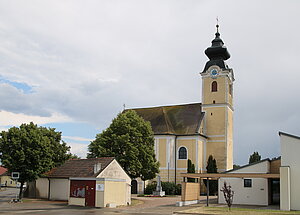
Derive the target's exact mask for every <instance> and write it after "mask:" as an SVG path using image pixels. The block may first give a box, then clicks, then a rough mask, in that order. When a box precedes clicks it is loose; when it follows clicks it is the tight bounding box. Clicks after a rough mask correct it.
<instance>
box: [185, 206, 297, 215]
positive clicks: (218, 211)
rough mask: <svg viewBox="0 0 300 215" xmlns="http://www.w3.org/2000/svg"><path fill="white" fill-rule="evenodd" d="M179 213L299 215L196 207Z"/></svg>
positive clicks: (282, 212) (256, 210)
mask: <svg viewBox="0 0 300 215" xmlns="http://www.w3.org/2000/svg"><path fill="white" fill-rule="evenodd" d="M179 213H190V214H193V213H194V214H220V215H221V214H227V215H238V214H243V215H244V214H245V215H248V214H249V215H250V214H251V215H252V214H253V215H263V214H264V215H273V214H274V215H275V214H282V215H289V214H300V211H280V210H267V209H247V208H231V211H228V208H226V207H197V208H192V209H188V210H184V211H180V212H179Z"/></svg>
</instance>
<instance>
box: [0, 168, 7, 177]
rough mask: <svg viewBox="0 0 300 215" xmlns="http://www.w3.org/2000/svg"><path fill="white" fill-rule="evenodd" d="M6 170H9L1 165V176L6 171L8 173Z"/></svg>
mask: <svg viewBox="0 0 300 215" xmlns="http://www.w3.org/2000/svg"><path fill="white" fill-rule="evenodd" d="M6 172H7V169H6V168H4V167H2V166H0V176H1V175H4V173H6Z"/></svg>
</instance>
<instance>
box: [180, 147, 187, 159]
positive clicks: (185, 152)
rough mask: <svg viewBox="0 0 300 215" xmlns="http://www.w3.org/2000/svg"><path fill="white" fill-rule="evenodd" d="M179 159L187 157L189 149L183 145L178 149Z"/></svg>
mask: <svg viewBox="0 0 300 215" xmlns="http://www.w3.org/2000/svg"><path fill="white" fill-rule="evenodd" d="M178 159H187V150H186V148H185V147H183V146H182V147H180V148H179V150H178Z"/></svg>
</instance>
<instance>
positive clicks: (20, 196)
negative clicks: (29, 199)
mask: <svg viewBox="0 0 300 215" xmlns="http://www.w3.org/2000/svg"><path fill="white" fill-rule="evenodd" d="M23 185H24V181H21V186H20V192H19V199H20V200H21V199H22V198H23Z"/></svg>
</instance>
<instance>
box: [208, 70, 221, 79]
mask: <svg viewBox="0 0 300 215" xmlns="http://www.w3.org/2000/svg"><path fill="white" fill-rule="evenodd" d="M218 74H219V72H218V70H216V69H212V70H210V77H212V78H217V76H218Z"/></svg>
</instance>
